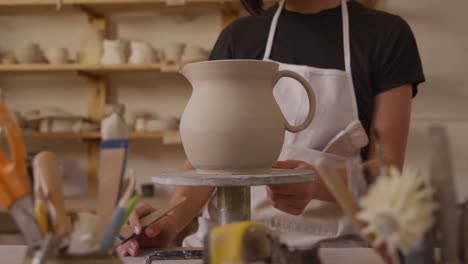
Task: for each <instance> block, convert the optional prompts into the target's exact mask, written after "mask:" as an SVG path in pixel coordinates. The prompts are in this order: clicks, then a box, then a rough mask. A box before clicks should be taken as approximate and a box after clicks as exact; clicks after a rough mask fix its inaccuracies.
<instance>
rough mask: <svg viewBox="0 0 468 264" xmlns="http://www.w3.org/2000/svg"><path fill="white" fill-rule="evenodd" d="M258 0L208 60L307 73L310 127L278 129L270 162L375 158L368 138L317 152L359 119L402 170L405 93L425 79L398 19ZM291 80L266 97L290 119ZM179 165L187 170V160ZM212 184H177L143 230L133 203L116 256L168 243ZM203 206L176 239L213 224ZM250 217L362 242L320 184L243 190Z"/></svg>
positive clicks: (295, 95)
mask: <svg viewBox="0 0 468 264" xmlns="http://www.w3.org/2000/svg"><path fill="white" fill-rule="evenodd" d="M261 2H262V1H259V0H257V1H255V0H243V3H244V5H245V6H246V7H247V10H249V12H251V13H253V14H256V15H253V16H249V17H245V18H241V19H239V20H237V21H235V22H234V23H232V24H231V25H230V26H228V27H227V28H226V29H225V30H224V31H223V32H222V33H221V35H220V36H219V38H218V40H217V43H216V45H215V47H214V49H213V52H212V54H211V58H210V59H212V60H220V59H264V60H273V61H277V62H279V63H280V66H281V69H289V70H293V71H295V72H297V73H299V74H301V75H302V76H303V77H304V78H306V79H307V80H308V81H309V82H310V83H311V84H312V87H313V88H314V92H315V94H316V97H317V111H316V116H315V119H314V121H313V123H312V125H311V126H310V127H309V128H307V129H306V130H304V131H302V132H300V133H298V134H290V133H287V134H286V138H285V143H284V146H283V149H282V152H281V155H280V158H279V160H282V161H279V162H277V163H276V164H274V167H277V168H290V169H292V168H304V169H310V170H313V169H314V167H313V164H314V162H315V160H316V159H317V158H319V157H324V158H326V159H328V160H333V161H335V164H336V167H337V168H343V167H346V165H347V164H349V161H356V160H360V159H361V158H362V159H363V160H371V159H373V158H375V157H376V154H375V150H374V148H373V144H372V142H373V141H374V138H373V137H372V136H370V142H371V143H370V144H369V146H368V147H365V148H363V149H362V151H361V154H360V155H357V157H352V158H348V159H347V158H344V157H341V156H339V155H338V156H335V155H330V154H327V153H324V152H322V150H323V149H324V147H325V146H326V145H327V143H328V142H330V141H331V140H332V139H333V138H334V136H336V135H337V134H338V133H339V132H340V131H341V130H343V129H345V128H346V127H347V126H348V125H349V124H351V123H352V122H356V121H360V122H361V123H362V125H363V127H364V128H365V130H366V132H367V135H370V133H369V131H371V130H373V129H376V130H378V131H379V134H380V135H379V137H380V143H381V145H382V148H383V153H384V156H385V159H386V162H387V163H388V164H392V165H394V166H396V167H398V168H402V166H403V160H404V153H405V147H406V140H407V134H408V129H409V128H408V127H409V120H410V112H411V99H412V97H413V96H415V95H416V92H417V86H418V84H419V83H421V82H423V81H424V75H423V72H422V66H421V61H420V58H419V53H418V49H417V46H416V41H415V39H414V36H413V33H412V31H411V29H410V28H409V26H408V25H407V24H406V22H405V21H404V20H403V19H401V18H400V17H398V16H394V15H391V14H388V13H384V12H380V11H376V10H371V9H367V8H366V7H364V6H362V5H361V4H359V3H358V2H355V1H350V2H346V1H345V0H287V1H286V2H284V1H283V2H281V3H280V4H279V5H275V6H273V7H272V8H270V9H268V10H266V11H264V12H262V11H261ZM295 85H297V84H295V83H294V82H291V81H284V82H280V83H279V84H278V85H277V86H276V87H275V97H276V100H277V101H278V104H279V105H280V107H281V109H282V111H283V113H284V114H285V116H286V118H287V119H288V120H289V121H290V122H295V123H296V124H297V123H300V122H301V121H302V119H303V118H304V117H305V115H306V113H307V99H306V96H304V94H302V93H301V92H298V91H300V89H293V87H292V86H295ZM183 169H191V166H190V164H189V163H188V162H186V164H185V165H184V166H183ZM345 176H347V183H348V186H349V188H350V189H351V190H352V191H354V192H355V193H358V192H359V190H361V191H362V188H365V186H363V185H362V182H363V181H362V178H361V176H362V175H359V174H356V173H347V174H346V175H345ZM213 191H214V189H213V188H211V187H198V188H195V187H177V188H176V190H175V193H174V197H176V196H186V197H188V199H187V202H186V203H185V204H183V205H182V206H181V207H179V208H178V209H176V210H175V211H173V212H171V213H170V214H169V215H167V216H165V217H164V218H162V219H161V220H160V221H158V222H156V223H154V224H153V225H151V226H150V227H148V228H147V229H145V231H144V232H141V227H140V225H139V223H138V219H139V218H141V217H142V216H144V215H146V214H148V213H150V212H151V211H153V210H154V209H153V208H151V206H149V205H146V204H140V205H139V206H138V208H137V209H136V210H135V212H134V214H133V215H132V216H131V218H130V224H131V225H132V226H133V227H134V229H135V232H136V233H137V234H139V236H138V238H137V239H134V240H132V241H130V242H128V243H126V244H125V245H123V246H121V248H120V253H121V254H122V255H136V254H137V253H138V250H139V248H142V247H163V246H165V245H167V244H168V243H169V242H170V241H171V240H172V239H173V238H174V237H175V236H176V235H177V234H178V232H180V230H182V229H183V228H184V227H185V226H186V225H187V224H188V223H189V222H190V221H191V220H192V219H193V218H194V217H195V216H196V215H197V214H198V212H199V211H200V210H201V209H202V208H203V206H204V205H205V204H206V202H207V201H208V200H209V199H210V197H211V196H212V193H213ZM214 206H215V205H213V204H212V203H210V204H209V206H208V208H207V209H206V210H205V212H204V213H203V215H202V216H201V217H200V218H199V230H198V231H197V233H196V234H194V235H191V236H189V237H187V238H186V239H185V240H184V245H185V246H201V245H202V240H203V236H204V234H205V233H206V232H207V231H208V230H209V228H210V227H211V226H213V225H214V223H215V222H216V220H213V218H215V217H216V215H215V212H216V210H214ZM252 219H253V220H257V221H262V222H265V223H268V224H270V225H271V226H273V227H274V228H275V229H277V230H279V231H282V232H281V238H282V240H283V241H285V242H287V243H288V244H290V245H291V246H295V247H310V246H312V245H314V244H316V243H318V242H321V243H323V244H324V245H325V246H326V245H327V244H328V245H334V246H364V245H365V244H364V243H363V242H362V240H361V239H360V238H359V236H358V235H356V233H355V231H354V230H353V229H352V227H351V225H350V223H349V220H348V219H347V218H346V217H344V216H343V214H342V212H341V210H340V209H339V207H338V205H337V204H336V203H335V202H334V199H333V197H332V195H330V193H329V192H328V190H327V189H326V188H325V186H324V185H323V184H322V183H321V182H320V181H317V180H315V181H312V182H309V183H307V184H289V185H278V186H267V187H255V188H252Z"/></svg>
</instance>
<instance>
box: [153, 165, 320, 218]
mask: <svg viewBox="0 0 468 264" xmlns="http://www.w3.org/2000/svg"><path fill="white" fill-rule="evenodd" d="M315 177H316V173H315V172H313V171H311V170H299V169H297V170H296V169H294V170H292V169H271V170H270V171H268V172H266V173H251V174H249V173H244V174H230V173H219V174H203V173H199V172H198V171H197V170H188V171H172V172H160V173H158V174H157V175H155V176H153V182H154V183H157V184H164V185H171V186H213V187H216V199H217V213H218V219H217V220H218V224H219V225H224V224H227V223H231V222H239V221H247V220H250V210H251V204H250V186H259V185H263V186H264V185H274V184H290V183H303V182H310V181H312V180H314V179H315Z"/></svg>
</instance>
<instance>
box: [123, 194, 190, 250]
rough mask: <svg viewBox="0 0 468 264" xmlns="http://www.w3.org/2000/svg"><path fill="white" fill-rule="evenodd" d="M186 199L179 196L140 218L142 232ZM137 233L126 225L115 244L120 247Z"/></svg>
mask: <svg viewBox="0 0 468 264" xmlns="http://www.w3.org/2000/svg"><path fill="white" fill-rule="evenodd" d="M185 200H186V198H185V197H178V198H176V199H175V200H174V201H171V202H170V203H168V204H166V205H164V206H162V207H160V208H158V209H156V211H154V212H153V213H151V214H149V215H147V216H145V217H143V218H141V219H140V225H141V230H142V232H143V231H144V230H145V229H146V227H148V226H149V225H150V224H152V223H154V222H156V221H158V220H159V219H161V218H162V217H163V216H165V215H166V214H167V213H169V212H170V211H172V210H174V209H175V208H176V207H177V206H179V205H180V204H182V203H183V202H184V201H185ZM135 236H136V234H135V233H134V232H133V229H132V228H131V227H130V225H125V226H124V227H122V229H120V234H119V235H118V237H117V239H116V240H115V242H114V246H115V247H118V246H120V245H121V244H124V243H125V242H127V241H128V240H130V239H132V238H134V237H135Z"/></svg>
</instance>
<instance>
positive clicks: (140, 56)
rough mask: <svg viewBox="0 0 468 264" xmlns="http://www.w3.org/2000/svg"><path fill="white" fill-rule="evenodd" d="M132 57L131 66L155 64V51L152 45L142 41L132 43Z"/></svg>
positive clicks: (130, 59)
mask: <svg viewBox="0 0 468 264" xmlns="http://www.w3.org/2000/svg"><path fill="white" fill-rule="evenodd" d="M130 48H131V55H130V58H129V60H128V62H129V63H130V64H144V63H153V62H154V61H155V56H154V50H153V47H152V46H151V44H149V43H147V42H142V41H132V42H131V43H130Z"/></svg>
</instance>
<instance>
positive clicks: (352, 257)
mask: <svg viewBox="0 0 468 264" xmlns="http://www.w3.org/2000/svg"><path fill="white" fill-rule="evenodd" d="M25 252H26V247H25V246H0V256H1V260H0V263H5V264H7V263H8V264H23V262H22V261H23V258H24V254H25ZM320 257H321V259H322V261H323V263H324V264H337V263H343V264H384V262H383V261H382V260H381V259H380V258H379V256H378V255H377V254H376V253H375V252H374V251H372V250H371V249H368V248H348V249H337V248H326V249H321V250H320ZM124 263H125V264H142V263H143V257H127V258H124ZM153 263H165V264H201V263H202V261H201V260H192V261H187V260H172V261H168V260H167V261H154V262H153Z"/></svg>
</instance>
